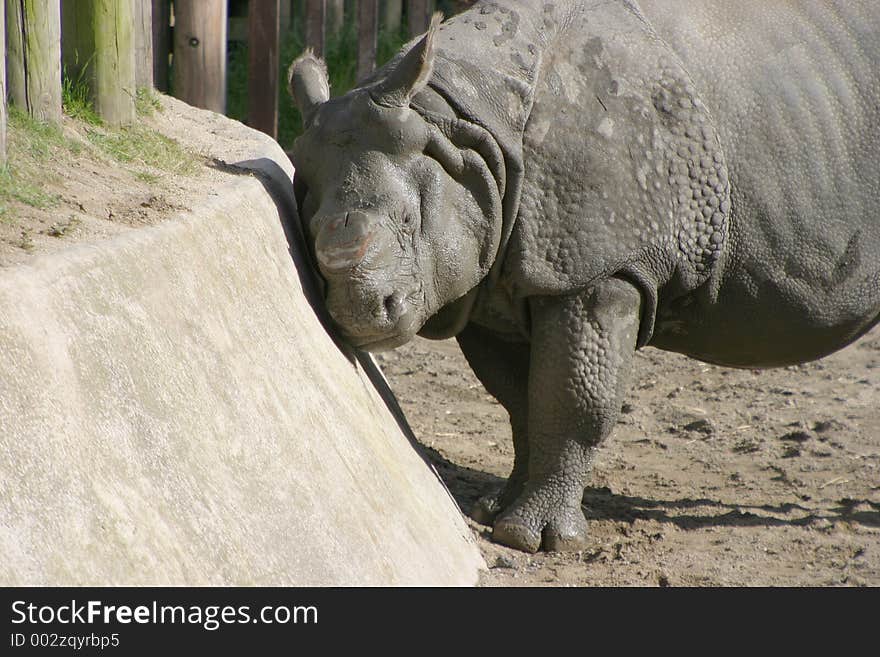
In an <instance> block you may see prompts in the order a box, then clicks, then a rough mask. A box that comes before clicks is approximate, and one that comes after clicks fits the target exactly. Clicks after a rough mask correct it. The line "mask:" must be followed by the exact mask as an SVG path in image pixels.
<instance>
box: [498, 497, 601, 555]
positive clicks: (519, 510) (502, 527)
mask: <svg viewBox="0 0 880 657" xmlns="http://www.w3.org/2000/svg"><path fill="white" fill-rule="evenodd" d="M492 540H494V541H495V542H497V543H501V544H502V545H507V546H508V547H512V548H515V549H517V550H522V551H523V552H537V551H538V550H539V549H540V548H543V549H544V550H547V551H555V552H576V551H577V550H580V549H583V547H584V546H585V545H586V541H587V521H586V519H585V518H584V514H583V512H582V511H581V508H580V505H576V506H575V507H573V508H569V507H561V508H558V509H556V510H555V511H554V512H553V513H551V514H550V515H549V517H548V516H545V515H544V514H540V513H528V512H527V507H526V506H525V505H521V506H517V507H515V508H514V509H511V511H509V512H507V513H505V514H503V515H502V516H500V517H499V518H498V519H497V520H496V521H495V525H494V526H493V528H492Z"/></svg>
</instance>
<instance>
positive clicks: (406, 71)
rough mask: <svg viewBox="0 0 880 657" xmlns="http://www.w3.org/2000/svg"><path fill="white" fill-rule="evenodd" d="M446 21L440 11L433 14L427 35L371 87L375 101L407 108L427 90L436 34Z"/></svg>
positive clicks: (432, 63)
mask: <svg viewBox="0 0 880 657" xmlns="http://www.w3.org/2000/svg"><path fill="white" fill-rule="evenodd" d="M442 20H443V14H441V13H440V12H439V11H438V12H436V13H435V14H434V15H433V16H432V17H431V25H430V26H429V27H428V31H427V32H426V33H425V36H423V37H422V39H421V41H419V42H418V43H417V44H416V45H414V46H413V47H412V48H410V50H409V52H408V53H406V55H404V56H403V58H402V59H401V60H400V61H399V62H398V64H397V66H395V67H394V68H393V69H392V70H391V72H390V73H389V74H388V77H386V78H385V79H384V80H382V81H381V82H380V83H379V84H377V85H376V86H375V87H373V88H372V89H371V90H370V95H371V96H372V97H373V100H374V101H375V102H376V103H378V104H379V105H385V106H387V107H407V106H408V105H409V101H410V99H411V98H412V97H413V96H415V95H416V94H417V93H418V92H419V91H421V90H422V89H424V87H425V85H426V84H428V80H429V79H430V77H431V71H432V70H433V68H434V34H435V33H436V32H437V28H438V27H439V26H440V22H441V21H442Z"/></svg>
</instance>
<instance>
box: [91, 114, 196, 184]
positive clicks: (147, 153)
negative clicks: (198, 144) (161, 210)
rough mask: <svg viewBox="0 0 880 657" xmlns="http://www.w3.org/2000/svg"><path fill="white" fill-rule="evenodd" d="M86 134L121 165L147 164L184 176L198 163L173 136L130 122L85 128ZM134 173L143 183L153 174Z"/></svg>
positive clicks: (193, 170) (192, 154) (194, 168)
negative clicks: (111, 127)
mask: <svg viewBox="0 0 880 657" xmlns="http://www.w3.org/2000/svg"><path fill="white" fill-rule="evenodd" d="M86 136H87V137H88V140H89V142H91V143H92V144H93V145H94V146H96V147H97V148H98V150H100V151H101V152H102V153H104V154H105V155H107V156H108V157H110V158H111V159H113V160H116V161H117V162H120V163H122V164H130V165H136V166H148V167H153V168H155V169H161V170H162V171H165V172H168V173H171V174H174V175H184V176H186V175H192V174H194V173H195V172H196V171H197V170H198V168H199V166H200V164H201V160H200V159H199V157H198V156H196V155H195V154H194V153H191V152H190V151H188V150H186V149H185V148H183V147H181V146H180V144H178V143H177V142H176V141H174V140H173V139H169V138H168V137H165V136H164V135H160V134H159V133H158V132H156V131H155V130H152V129H150V128H146V127H143V126H138V125H134V126H130V127H127V128H119V129H117V130H98V129H93V128H88V129H87V130H86ZM136 175H138V176H140V179H141V180H144V181H145V182H147V181H149V180H150V179H151V176H154V174H151V173H144V172H138V173H137V174H136ZM153 180H155V177H153Z"/></svg>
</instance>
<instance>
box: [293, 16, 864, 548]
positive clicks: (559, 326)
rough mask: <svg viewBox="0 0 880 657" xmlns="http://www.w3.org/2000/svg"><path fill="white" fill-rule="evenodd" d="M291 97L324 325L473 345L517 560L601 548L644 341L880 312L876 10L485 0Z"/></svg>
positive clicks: (846, 319)
mask: <svg viewBox="0 0 880 657" xmlns="http://www.w3.org/2000/svg"><path fill="white" fill-rule="evenodd" d="M291 89H292V92H293V95H294V98H295V101H296V102H297V104H298V105H299V106H300V108H301V109H302V110H303V112H304V114H305V116H306V122H307V125H308V129H307V130H306V132H305V134H304V135H303V136H302V137H301V138H300V139H299V140H298V141H297V143H296V145H295V150H294V160H295V162H294V163H295V164H296V167H297V174H296V181H295V184H296V193H297V197H298V201H299V203H300V208H301V210H302V216H303V220H304V222H305V225H306V227H307V231H308V234H309V236H310V238H311V240H312V244H313V246H314V250H315V256H316V258H317V261H318V263H319V268H320V271H321V273H322V275H323V277H324V278H325V280H326V282H327V306H328V309H329V311H330V313H331V314H332V316H333V317H334V319H335V321H336V322H337V323H338V324H339V327H340V329H341V330H342V332H343V333H344V334H345V335H346V336H347V337H348V338H349V339H350V340H351V342H352V343H354V344H355V345H357V346H359V347H361V348H363V349H367V350H379V349H385V348H391V347H394V346H397V345H400V344H402V343H404V342H406V341H407V340H409V339H410V338H412V337H413V336H414V335H415V334H416V333H417V332H420V333H421V334H422V335H426V336H428V337H434V338H444V337H449V336H451V335H455V336H456V337H457V338H458V341H459V343H460V345H461V348H462V350H463V351H464V354H465V356H466V357H467V358H468V360H469V362H470V363H471V365H472V367H473V369H474V371H475V372H476V374H477V376H478V377H479V378H480V379H481V380H482V381H483V383H484V384H485V386H486V388H487V389H488V390H489V392H491V393H492V394H493V395H495V396H496V397H497V398H498V399H499V400H500V402H501V403H502V404H503V405H504V406H505V408H506V409H507V410H508V412H509V413H510V419H511V424H512V427H513V439H514V443H515V447H516V459H515V465H514V469H513V472H512V473H511V476H510V479H509V481H508V483H507V485H506V487H505V488H504V490H503V491H501V492H500V493H498V494H497V495H494V496H488V497H486V498H484V499H483V500H481V502H480V503H479V504H478V506H477V508H476V509H475V511H474V516H475V517H477V518H478V519H480V520H483V521H485V522H487V523H492V524H493V537H494V538H495V540H497V541H500V542H502V543H505V544H507V545H510V546H513V547H516V548H519V549H522V550H527V551H534V550H537V549H538V548H539V547H541V546H543V547H544V548H545V549H553V550H555V549H577V548H578V547H579V546H581V545H582V544H583V540H584V536H585V530H586V523H585V519H584V516H583V513H582V511H581V507H580V504H581V498H582V494H583V489H584V486H585V483H586V477H587V475H588V472H589V470H590V462H591V460H592V458H593V453H594V450H595V449H596V447H597V446H598V445H599V443H600V442H601V441H602V440H603V439H604V438H605V436H606V435H608V433H609V432H610V431H611V429H612V427H613V426H614V424H615V421H616V418H617V415H618V412H619V409H620V406H621V402H622V396H623V395H624V393H625V391H626V389H627V384H628V381H629V378H630V368H631V362H632V358H633V353H634V351H635V350H636V349H638V348H640V347H643V346H645V345H651V346H654V347H659V348H661V349H668V350H672V351H678V352H681V353H684V354H688V355H690V356H693V357H695V358H699V359H702V360H705V361H709V362H713V363H719V364H724V365H730V366H734V367H770V366H779V365H786V364H791V363H799V362H803V361H807V360H811V359H815V358H819V357H821V356H824V355H826V354H828V353H830V352H832V351H835V350H837V349H840V348H842V347H843V346H845V345H847V344H848V343H850V342H852V341H853V340H855V339H856V338H858V337H859V336H860V335H862V334H863V333H865V332H866V331H867V330H868V329H869V328H870V327H871V326H872V325H873V324H875V323H877V321H878V319H880V210H878V208H880V114H878V112H880V109H878V108H880V3H878V2H876V1H875V0H861V1H859V0H845V1H844V0H841V1H840V2H818V1H814V0H799V1H797V2H795V1H793V0H792V1H789V2H785V1H782V0H779V1H776V0H761V1H758V0H754V1H748V0H740V1H738V2H730V1H729V0H717V1H716V0H640V2H639V3H638V4H636V3H635V2H627V1H625V0H610V1H608V0H605V1H602V2H577V1H567V2H566V1H555V2H554V0H537V1H535V0H507V1H505V2H503V3H499V4H495V3H491V2H483V3H479V4H477V6H475V7H474V8H473V9H472V10H469V11H468V12H466V13H464V14H461V15H459V16H456V17H454V18H453V19H451V20H449V21H447V22H446V23H444V24H442V25H441V26H440V27H439V29H437V30H436V31H433V30H432V31H429V33H428V35H427V36H426V37H425V38H424V39H422V40H421V41H419V42H418V43H416V44H415V45H414V46H413V47H412V48H411V49H410V50H409V51H408V54H407V55H406V56H398V58H396V59H395V60H393V61H392V62H391V63H390V64H389V65H388V66H386V67H385V68H384V69H382V70H380V71H378V72H377V73H376V74H375V75H374V77H373V78H372V79H371V80H368V81H367V82H366V83H365V84H364V85H363V86H362V87H361V88H359V89H356V90H354V91H352V92H350V93H348V94H346V95H345V96H343V97H341V98H338V99H333V100H329V101H328V100H327V97H328V93H327V86H326V80H325V79H324V74H323V69H322V65H321V64H320V63H319V62H317V60H315V59H314V58H313V57H310V56H305V57H303V58H301V59H300V60H298V61H297V62H295V63H294V65H293V66H292V69H291ZM325 101H326V102H325Z"/></svg>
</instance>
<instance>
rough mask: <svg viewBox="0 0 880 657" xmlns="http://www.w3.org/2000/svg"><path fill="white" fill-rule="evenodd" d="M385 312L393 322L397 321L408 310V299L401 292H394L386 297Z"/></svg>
mask: <svg viewBox="0 0 880 657" xmlns="http://www.w3.org/2000/svg"><path fill="white" fill-rule="evenodd" d="M384 305H385V313H386V315H387V316H388V319H390V320H391V321H392V322H396V321H397V320H398V319H400V318H401V317H402V316H403V313H404V311H405V310H406V301H404V298H403V295H402V294H401V293H400V292H394V293H392V294H389V295H388V296H387V297H385V301H384Z"/></svg>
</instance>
